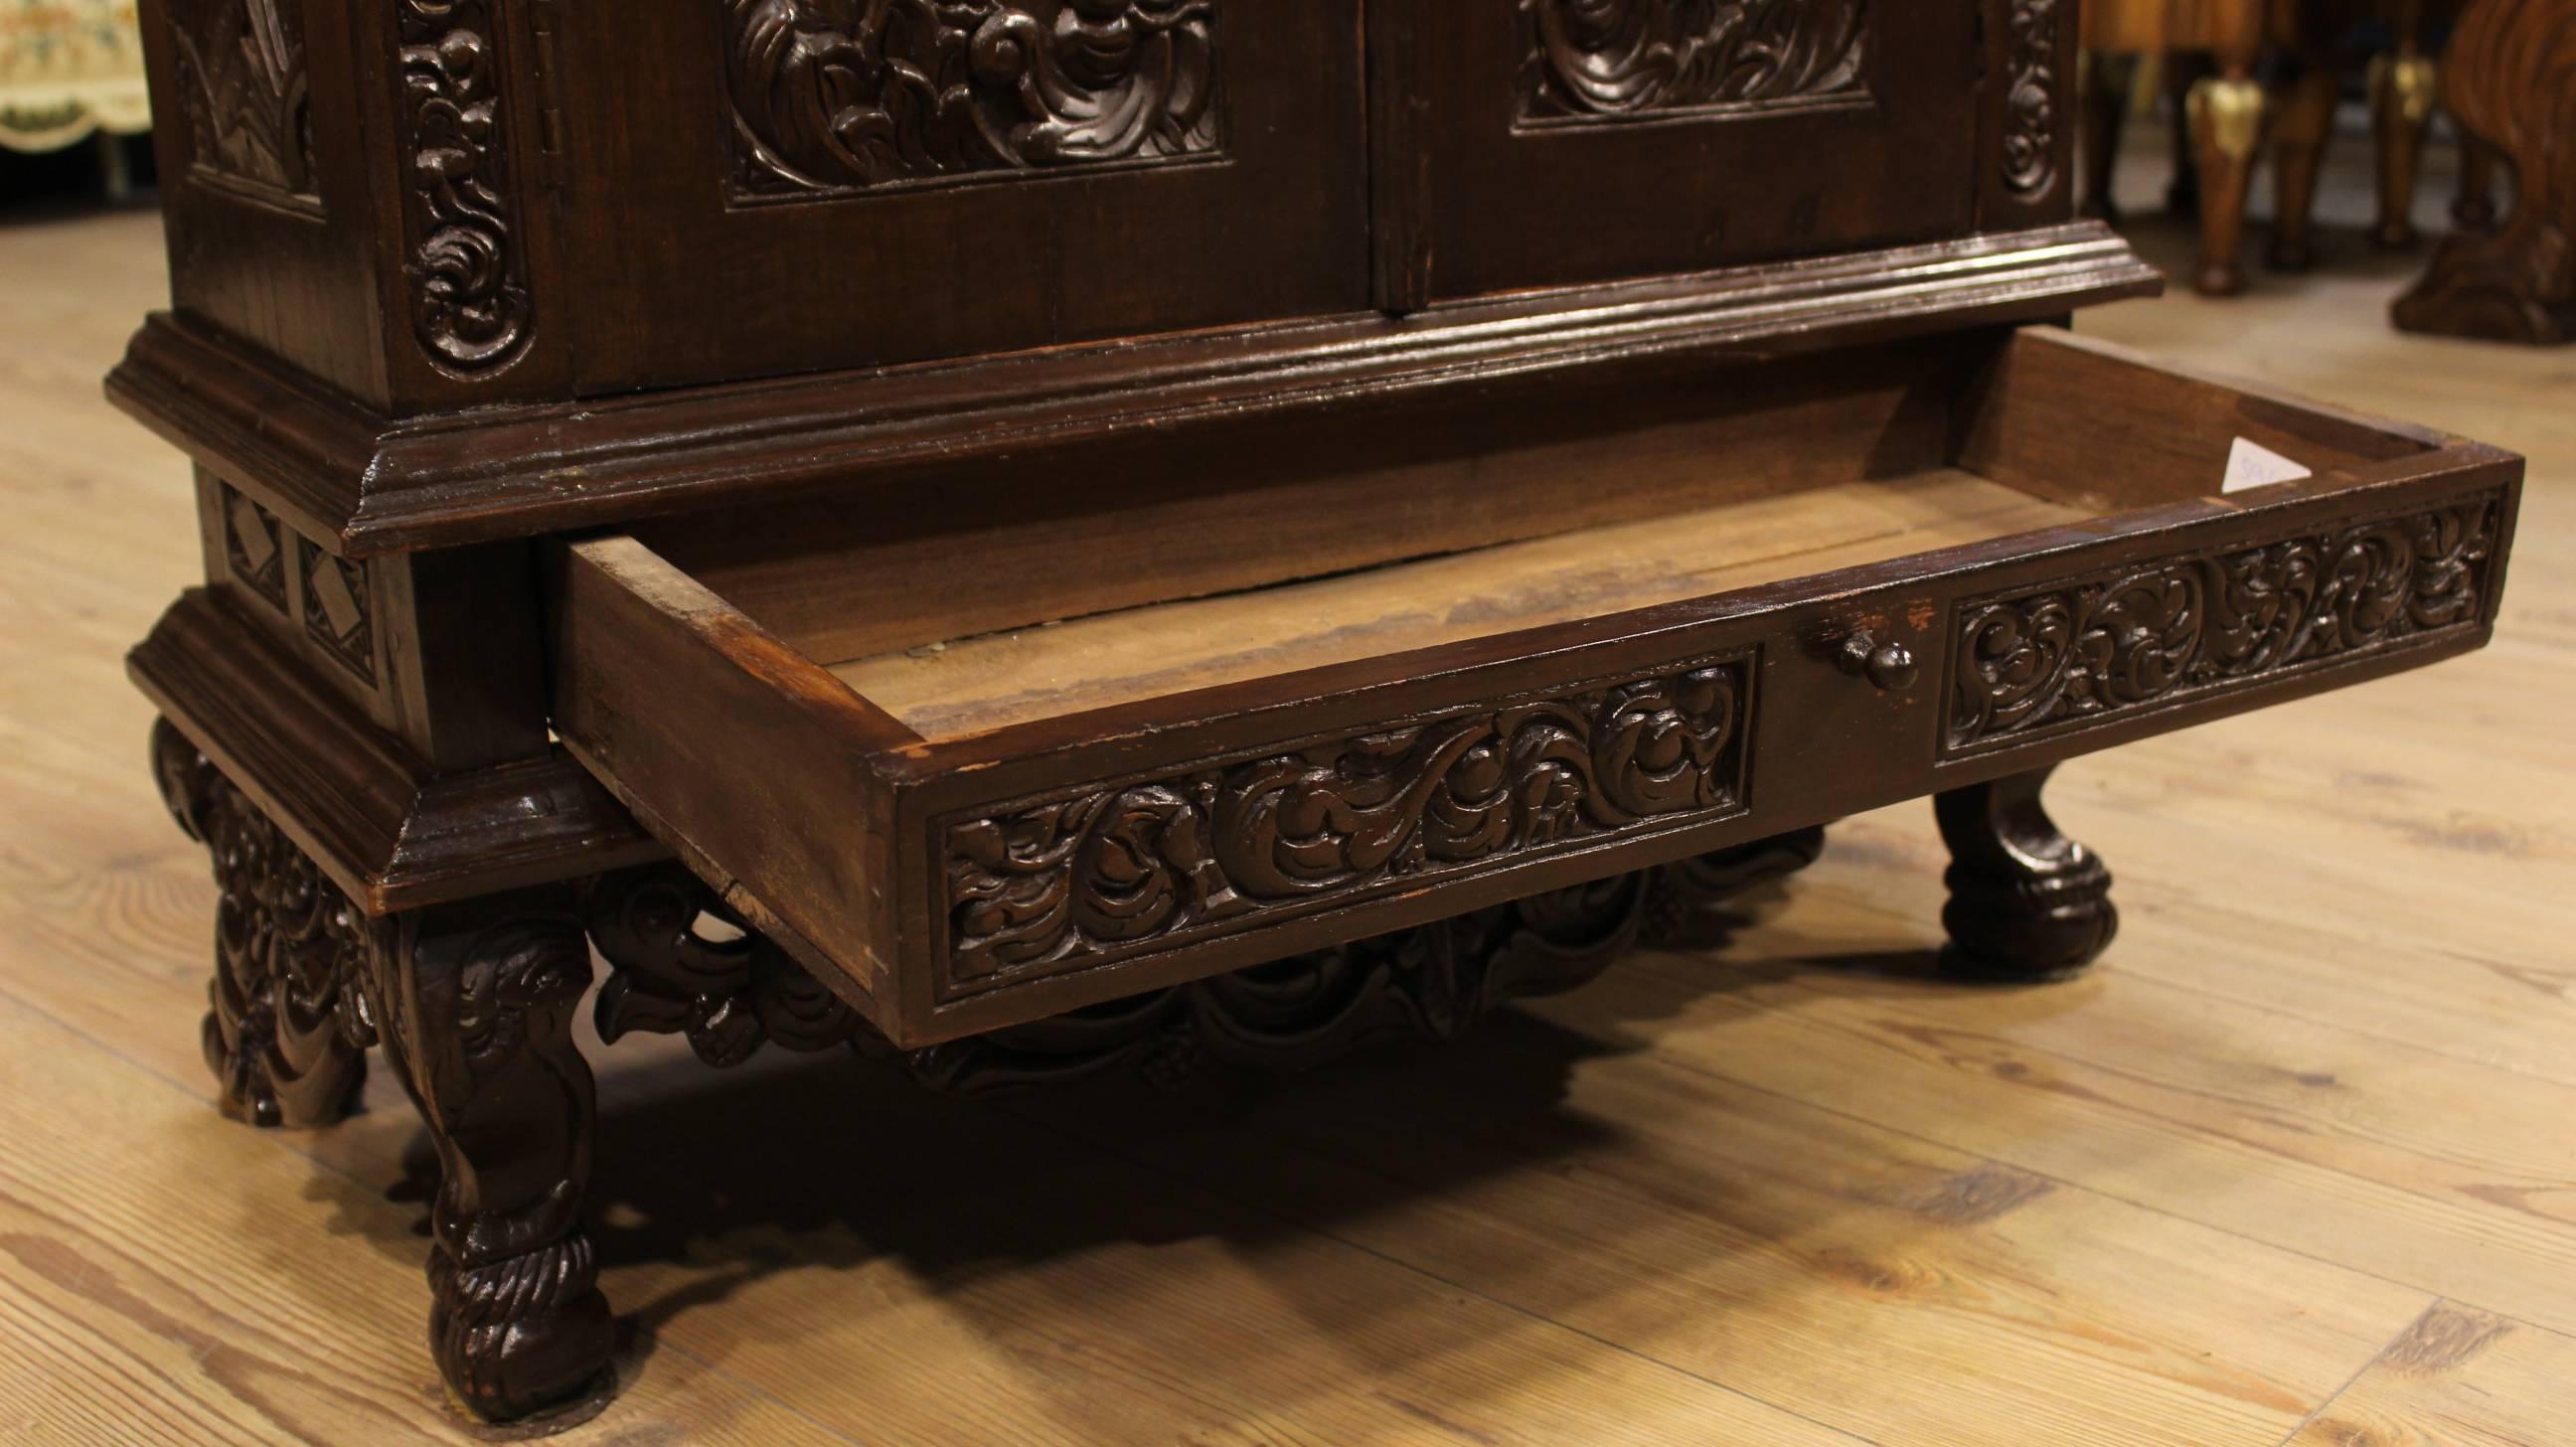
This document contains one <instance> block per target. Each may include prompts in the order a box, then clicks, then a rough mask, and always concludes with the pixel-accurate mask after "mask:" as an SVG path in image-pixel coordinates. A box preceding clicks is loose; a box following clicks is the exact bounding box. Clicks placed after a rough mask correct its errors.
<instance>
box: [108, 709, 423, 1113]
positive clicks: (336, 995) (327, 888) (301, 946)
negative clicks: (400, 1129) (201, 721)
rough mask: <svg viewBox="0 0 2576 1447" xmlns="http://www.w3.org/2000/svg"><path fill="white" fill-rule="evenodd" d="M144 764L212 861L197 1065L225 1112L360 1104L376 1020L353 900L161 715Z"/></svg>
mask: <svg viewBox="0 0 2576 1447" xmlns="http://www.w3.org/2000/svg"><path fill="white" fill-rule="evenodd" d="M152 773H153V777H154V778H155V780H156V781H157V782H158V783H159V784H160V786H161V798H162V801H163V802H164V803H166V804H167V805H168V806H169V808H170V816H171V817H172V818H174V819H176V820H178V821H179V827H180V828H181V829H183V830H185V831H187V834H188V837H189V838H191V839H195V840H197V841H199V842H201V843H203V844H204V845H205V846H206V849H207V852H208V853H209V854H210V855H212V856H213V859H214V866H215V887H216V890H217V893H216V896H215V972H214V980H213V982H212V984H211V985H210V986H209V987H208V989H207V997H208V1005H209V1009H208V1010H207V1013H206V1019H205V1026H204V1043H205V1051H206V1064H207V1066H208V1068H210V1069H212V1070H213V1071H214V1073H215V1082H216V1088H217V1089H218V1090H219V1091H220V1092H221V1097H220V1098H221V1103H222V1105H223V1108H224V1112H225V1113H226V1114H227V1115H232V1116H237V1117H239V1118H241V1119H243V1120H247V1121H249V1122H250V1123H251V1124H253V1125H259V1126H281V1125H282V1126H326V1125H333V1124H336V1123H338V1122H339V1120H340V1119H341V1118H342V1117H343V1116H346V1115H347V1114H348V1113H349V1111H350V1110H351V1109H352V1108H354V1107H355V1106H356V1105H357V1102H358V1094H359V1091H360V1090H361V1089H362V1088H363V1087H364V1086H365V1085H366V1080H367V1046H368V1044H369V1043H371V1041H372V1040H373V1038H374V1033H375V1032H374V1028H373V1026H372V1024H371V1023H370V1022H369V1020H368V1018H367V1013H366V1009H365V1004H364V1000H363V998H362V997H361V995H360V994H359V984H360V971H361V970H362V969H363V967H364V963H365V953H366V929H365V922H364V921H363V920H362V919H361V918H360V917H359V914H358V911H357V910H356V909H354V908H353V907H351V905H350V904H349V901H348V899H347V898H346V897H344V896H343V895H342V894H341V893H340V891H339V890H338V889H337V888H336V887H334V886H333V885H332V883H331V881H330V880H328V879H326V878H324V877H323V876H322V872H321V871H320V870H318V869H316V868H315V867H314V865H313V861H312V860H310V859H308V858H306V857H305V855H304V852H303V851H302V850H299V849H297V848H296V847H295V845H294V843H293V842H292V841H290V840H288V839H287V837H286V836H285V834H284V833H283V832H281V831H280V830H279V829H278V827H277V826H276V825H275V824H274V823H271V822H270V821H269V818H268V816H267V815H265V814H262V813H261V812H260V811H259V810H258V809H257V808H256V807H255V806H253V805H252V804H251V802H250V800H249V799H248V798H247V797H246V796H244V795H243V793H242V791H241V790H240V789H238V788H236V787H234V785H233V783H232V781H231V780H229V779H227V778H225V777H224V776H223V774H222V773H221V772H219V771H218V770H217V769H216V768H215V766H214V764H213V762H212V761H210V760H209V759H207V757H206V756H205V755H204V754H202V753H200V752H198V750H197V746H196V745H195V744H192V743H190V742H189V741H188V739H187V737H186V736H185V735H183V734H181V733H180V732H179V731H178V730H177V729H175V728H173V727H171V725H170V723H169V721H168V720H167V719H161V720H156V721H155V722H154V724H153V726H152Z"/></svg>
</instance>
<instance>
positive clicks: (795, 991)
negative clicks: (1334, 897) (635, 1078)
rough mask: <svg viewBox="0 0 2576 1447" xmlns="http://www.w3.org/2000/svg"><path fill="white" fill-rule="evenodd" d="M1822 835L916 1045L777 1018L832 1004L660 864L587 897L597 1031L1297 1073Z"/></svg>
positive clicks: (1032, 1067) (1689, 935)
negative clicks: (604, 965) (603, 969)
mask: <svg viewBox="0 0 2576 1447" xmlns="http://www.w3.org/2000/svg"><path fill="white" fill-rule="evenodd" d="M1822 842H1823V831H1822V830H1816V829H1806V830H1799V831H1797V832H1795V833H1791V834H1784V835H1780V836H1778V837H1776V838H1771V839H1764V840H1759V841H1756V842H1754V843H1751V844H1746V845H1742V846H1739V847H1737V848H1734V849H1728V850H1722V851H1720V852H1718V853H1715V854H1708V855H1703V856H1700V857H1699V858H1696V859H1690V860H1685V861H1683V862H1681V863H1679V864H1673V865H1667V866H1664V867H1662V868H1658V869H1652V870H1644V871H1640V872H1635V873H1629V874H1621V875H1615V876H1612V877H1610V878H1607V879H1602V880H1596V881H1593V882H1592V883H1589V884H1583V885H1578V886H1575V887H1573V888H1570V889H1560V890H1554V891H1550V892H1548V893H1544V894H1538V895H1533V896H1531V897H1530V898H1527V899H1523V900H1518V901H1515V902H1513V903H1511V904H1505V905H1499V906H1495V907H1493V908H1490V909H1482V910H1476V911H1473V912H1471V913H1468V914H1464V915H1460V916H1458V917H1456V918H1454V919H1447V920H1442V921H1440V922H1438V923H1436V924H1430V925H1424V926H1422V927H1420V928H1417V929H1408V930H1399V931H1396V932H1395V933H1392V934H1385V935H1379V936H1376V937H1374V938H1371V939H1364V940H1359V941H1356V942H1354V943H1351V944H1348V945H1341V946H1337V947H1335V948H1332V949H1328V950H1318V951H1314V952H1312V953H1309V954H1303V955H1296V956H1292V957H1290V958H1288V959H1283V960H1279V961H1276V962H1274V963H1271V964H1267V965H1260V966H1256V967H1254V968H1252V969H1248V970H1241V971H1237V972H1235V973H1233V974H1229V975H1219V976H1215V977H1213V978H1210V979H1205V980H1198V981H1194V982H1192V983H1190V984H1186V985H1181V986H1177V987H1175V988H1172V989H1167V990H1158V991H1152V992H1149V993H1146V994H1142V995H1136V996H1132V997H1129V998H1127V999H1123V1000H1116V1001H1111V1002H1109V1003H1107V1004H1103V1005H1096V1006H1093V1007H1091V1008H1090V1009H1086V1010H1077V1011H1074V1012H1072V1013H1070V1014H1066V1015H1060V1016H1057V1017H1055V1018H1053V1019H1049V1020H1041V1021H1037V1022H1035V1023H1032V1024H1027V1025H1018V1026H1013V1027H1011V1028H1009V1029H1005V1030H999V1031H994V1032H992V1033H990V1034H985V1035H978V1036H973V1037H970V1038H968V1039H964V1040H956V1041H950V1042H948V1043H946V1044H942V1045H934V1046H931V1047H929V1048H927V1049H923V1050H913V1051H896V1050H894V1049H893V1047H891V1046H889V1045H887V1044H886V1043H885V1040H884V1038H883V1037H882V1036H880V1035H878V1034H877V1033H876V1032H875V1030H873V1029H872V1028H870V1027H869V1026H868V1025H867V1023H866V1022H865V1021H864V1020H863V1019H861V1018H860V1017H859V1016H858V1015H857V1014H856V1013H855V1012H853V1011H851V1010H849V1009H847V1008H846V1007H838V1002H837V1001H834V1002H833V1003H834V1006H835V1007H836V1008H830V1009H808V1008H788V1009H786V1010H784V1011H783V1012H782V1011H781V1008H780V1002H781V1001H788V1000H797V999H803V1000H819V999H828V998H830V997H829V994H828V992H827V991H825V990H824V989H823V987H822V986H820V985H818V984H815V983H814V982H813V981H812V980H811V979H810V978H804V979H802V983H795V982H791V981H789V980H788V979H787V978H786V976H788V975H790V974H793V975H796V976H799V977H800V978H801V977H802V974H803V972H802V971H801V970H800V969H798V967H797V966H796V965H795V964H794V962H792V961H791V960H789V959H788V958H787V957H786V956H785V955H784V954H783V953H780V952H778V951H777V950H776V948H775V947H774V946H772V945H770V944H769V943H768V942H767V941H765V940H762V939H761V938H759V937H758V936H757V935H751V934H748V933H745V932H739V931H738V929H737V927H736V926H735V925H734V924H733V923H727V924H725V925H723V926H722V927H720V928H717V929H714V930H712V931H710V930H709V929H708V926H707V923H706V922H707V921H708V920H710V919H713V920H720V921H731V920H732V916H731V915H730V913H729V912H728V911H726V910H725V908H724V906H723V905H722V904H721V903H720V902H719V901H718V900H717V898H716V895H715V892H714V891H713V890H711V889H709V888H708V887H707V886H706V885H705V884H704V883H702V882H701V881H699V880H698V878H697V877H696V876H695V875H692V874H690V873H689V872H688V871H686V870H685V869H682V868H680V867H679V866H677V865H657V866H652V867H649V868H646V869H640V870H633V871H629V872H627V873H625V874H622V875H615V876H611V877H609V878H607V879H604V880H602V881H601V882H600V883H599V885H598V886H597V887H596V889H595V891H594V893H593V895H592V899H591V908H590V919H591V930H592V939H593V942H594V943H596V944H597V945H598V946H599V951H600V954H601V955H602V956H603V957H604V958H606V959H607V960H608V962H609V965H610V967H611V969H612V971H613V973H612V974H611V975H610V977H609V982H608V984H607V985H606V986H605V987H603V990H602V993H601V997H600V1004H599V1019H600V1033H601V1034H602V1035H603V1036H605V1037H607V1038H609V1039H612V1040H613V1039H615V1038H617V1036H619V1035H621V1034H624V1033H625V1032H627V1031H628V1030H648V1031H654V1032H658V1033H662V1034H686V1035H687V1036H688V1037H689V1039H690V1041H691V1043H692V1044H693V1045H695V1046H696V1047H697V1050H698V1054H699V1057H700V1058H701V1059H704V1060H706V1061H707V1062H708V1063H710V1064H713V1065H719V1066H729V1065H735V1064H739V1063H741V1062H742V1061H743V1060H746V1059H748V1058H749V1057H750V1056H751V1055H752V1054H753V1053H754V1052H755V1051H757V1050H758V1049H759V1048H760V1047H761V1046H762V1045H763V1044H765V1043H775V1044H777V1045H779V1046H781V1047H783V1048H786V1049H791V1050H800V1051H811V1050H821V1049H827V1048H829V1047H831V1046H833V1045H837V1044H842V1043H848V1044H850V1045H853V1046H855V1047H856V1048H858V1049H859V1050H860V1051H861V1052H862V1053H866V1054H870V1055H876V1056H880V1057H884V1058H887V1059H890V1060H891V1061H892V1062H893V1063H894V1064H895V1065H896V1066H898V1067H899V1068H900V1069H902V1070H904V1071H905V1072H906V1073H908V1074H909V1075H911V1076H912V1077H913V1078H914V1079H915V1080H916V1081H918V1082H919V1083H921V1084H923V1085H925V1086H928V1087H930V1088H932V1089H936V1090H943V1091H952V1092H956V1093H960V1094H967V1095H983V1094H993V1093H999V1092H1003V1091H1008V1090H1014V1089H1019V1088H1023V1087H1028V1086H1034V1085H1040V1084H1048V1083H1054V1082H1060V1081H1064V1080H1069V1079H1074V1078H1078V1077H1081V1076H1086V1075H1091V1074H1094V1073H1097V1072H1100V1071H1104V1070H1110V1069H1116V1068H1127V1069H1133V1070H1135V1071H1137V1072H1138V1073H1139V1074H1141V1075H1143V1076H1144V1077H1145V1078H1146V1079H1147V1080H1148V1081H1151V1082H1153V1083H1155V1084H1157V1085H1162V1086H1167V1087H1168V1086H1173V1085H1177V1084H1179V1083H1180V1082H1182V1081H1184V1080H1186V1079H1188V1078H1189V1077H1191V1076H1192V1075H1194V1074H1196V1073H1197V1072H1199V1071H1200V1070H1202V1069H1204V1068H1207V1067H1210V1066H1217V1067H1222V1068H1226V1069H1236V1070H1258V1071H1272V1072H1289V1071H1301V1070H1307V1069H1311V1068H1313V1067H1316V1066H1319V1065H1323V1064H1326V1063H1328V1062H1330V1061H1331V1060H1334V1059H1336V1058H1338V1057H1340V1056H1342V1055H1344V1054H1347V1053H1349V1052H1350V1051H1353V1050H1356V1049H1360V1048H1363V1047H1365V1046H1368V1045H1371V1044H1374V1043H1377V1042H1380V1041H1383V1040H1387V1039H1390V1038H1396V1037H1401V1036H1406V1035H1422V1036H1429V1037H1431V1038H1434V1039H1444V1040H1445V1039H1454V1038H1456V1037H1457V1036H1459V1035H1461V1034H1463V1033H1465V1032H1466V1030H1467V1029H1468V1027H1469V1026H1470V1025H1472V1024H1473V1023H1474V1022H1475V1021H1476V1019H1477V1018H1478V1017H1479V1016H1481V1015H1483V1014H1484V1013H1486V1012H1487V1011H1489V1010H1491V1009H1492V1008H1494V1007H1495V1006H1497V1005H1499V1004H1501V1003H1503V1002H1504V1001H1507V1000H1513V999H1524V998H1528V997H1531V996H1536V995H1549V994H1557V993H1561V992H1563V991H1567V990H1571V989H1575V988H1577V987H1578V986H1581V985H1583V984H1585V983H1587V982H1589V981H1591V980H1592V979H1594V978H1595V977H1597V976H1598V975H1599V974H1600V973H1601V972H1602V971H1603V970H1604V969H1606V968H1607V967H1608V966H1609V965H1610V963H1611V962H1612V961H1613V960H1615V959H1617V958H1618V957H1619V955H1621V954H1622V953H1624V952H1625V951H1627V950H1628V949H1629V948H1630V947H1631V946H1633V945H1636V944H1639V943H1673V944H1689V945H1702V944H1708V943H1712V942H1714V941H1715V940H1716V939H1717V938H1719V937H1722V935H1723V934H1724V932H1725V930H1726V928H1727V927H1728V925H1729V924H1730V923H1731V922H1732V920H1733V916H1732V915H1731V913H1730V911H1729V908H1728V906H1729V904H1730V902H1731V901H1737V900H1739V899H1740V898H1741V897H1742V896H1743V895H1745V894H1747V893H1748V892H1750V891H1752V890H1755V889H1757V888H1760V887H1761V886H1764V885H1767V884H1770V883H1772V882H1773V881H1776V880H1778V879H1781V878H1784V877H1786V876H1787V875H1789V874H1792V873H1794V872H1796V871H1797V870H1799V869H1801V868H1804V867H1805V866H1806V865H1807V864H1809V863H1811V862H1813V861H1814V859H1815V858H1816V854H1817V851H1818V849H1819V848H1820V847H1821V845H1822ZM782 1020H783V1021H784V1028H781V1022H782Z"/></svg>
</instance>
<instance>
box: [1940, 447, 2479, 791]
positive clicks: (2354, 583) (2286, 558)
mask: <svg viewBox="0 0 2576 1447" xmlns="http://www.w3.org/2000/svg"><path fill="white" fill-rule="evenodd" d="M2496 515H2497V500H2496V499H2495V498H2493V497H2491V496H2489V497H2479V498H2476V499H2473V500H2470V501H2465V502H2460V503H2455V504H2452V505H2450V506H2446V507H2441V508H2436V509H2433V510H2432V511H2429V512H2423V513H2415V514H2409V515H2406V516H2402V517H2394V518H2385V519H2381V520H2379V521H2375V522H2368V523H2361V524H2357V525H2355V526H2352V527H2348V528H2345V529H2343V530H2341V531H2339V532H2335V533H2332V534H2328V535H2326V536H2323V537H2313V536H2311V537H2294V538H2286V539H2282V540H2281V541H2278V542H2272V543H2265V544H2263V545H2261V546H2258V547H2251V548H2243V549H2238V550H2234V551H2230V552H2225V553H2214V554H2209V555H2206V556H2201V557H2191V558H2177V559H2172V560H2169V561H2164V562H2157V563H2151V564H2147V565H2145V566H2142V567H2139V568H2136V569H2132V570H2130V571H2127V572H2121V573H2114V574H2108V575H2104V576H2101V577H2098V578H2092V579H2085V580H2081V581H2077V582H2072V583H2065V584H2060V585H2057V586H2054V587H2050V588H2045V589H2040V590H2037V591H2032V592H2023V593H2016V594H2011V595H2007V596H2002V597H1995V598H1985V599H1979V600H1977V601H1974V602H1971V603H1966V604H1963V605H1961V607H1960V608H1959V610H1958V612H1957V614H1956V615H1955V618H1954V628H1953V632H1952V637H1953V638H1954V639H1955V640H1956V649H1957V654H1956V659H1955V661H1954V663H1953V666H1952V677H1953V679H1954V681H1955V690H1954V694H1953V699H1952V708H1951V714H1950V725H1949V731H1948V735H1947V741H1948V747H1949V748H1950V749H1952V750H1958V749H1965V748H1969V747H1973V746H1976V745H1979V744H1987V743H1993V742H1996V741H2000V740H2004V739H2013V738H2022V737H2028V736H2030V735H2032V734H2036V733H2042V732H2052V731H2055V730H2058V729H2062V728H2072V727H2078V726H2081V725H2083V724H2085V723H2087V722H2090V721H2092V720H2095V719H2099V718H2102V717H2104V716H2107V715H2111V714H2117V713H2125V712H2130V711H2134V710H2139V709H2145V708H2151V707H2157V706H2161V705H2166V704H2170V703H2175V702H2179V701H2181V700H2183V699H2186V698H2189V697H2192V696H2194V695H2197V694H2200V693H2203V692H2206V691H2209V690H2212V689H2217V688H2227V687H2234V686H2238V685H2242V684H2246V683H2251V682H2254V681H2256V680H2259V679H2265V678H2270V677H2274V676H2277V675H2280V674H2283V673H2288V672H2291V671H2294V670H2297V669H2300V668H2304V667H2307V666H2309V665H2312V664H2318V663H2323V662H2326V661H2328V660H2332V659H2338V658H2347V657H2351V656H2353V655H2356V654H2360V653H2364V652H2369V651H2373V650H2377V649H2382V648H2389V647H2398V646H2403V645H2406V644H2410V643H2414V642H2417V641H2420V640H2423V639H2426V638H2428V637H2430V636H2432V635H2436V634H2440V633H2444V632H2447V631H2450V630H2454V629H2460V628H2467V627H2471V626H2473V625H2474V624H2475V623H2476V622H2477V620H2478V618H2479V616H2480V613H2481V609H2482V606H2483V603H2484V599H2485V596H2486V591H2485V582H2486V564H2487V557H2488V552H2489V550H2490V548H2491V547H2492V545H2493V541H2494V528H2495V519H2496Z"/></svg>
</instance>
